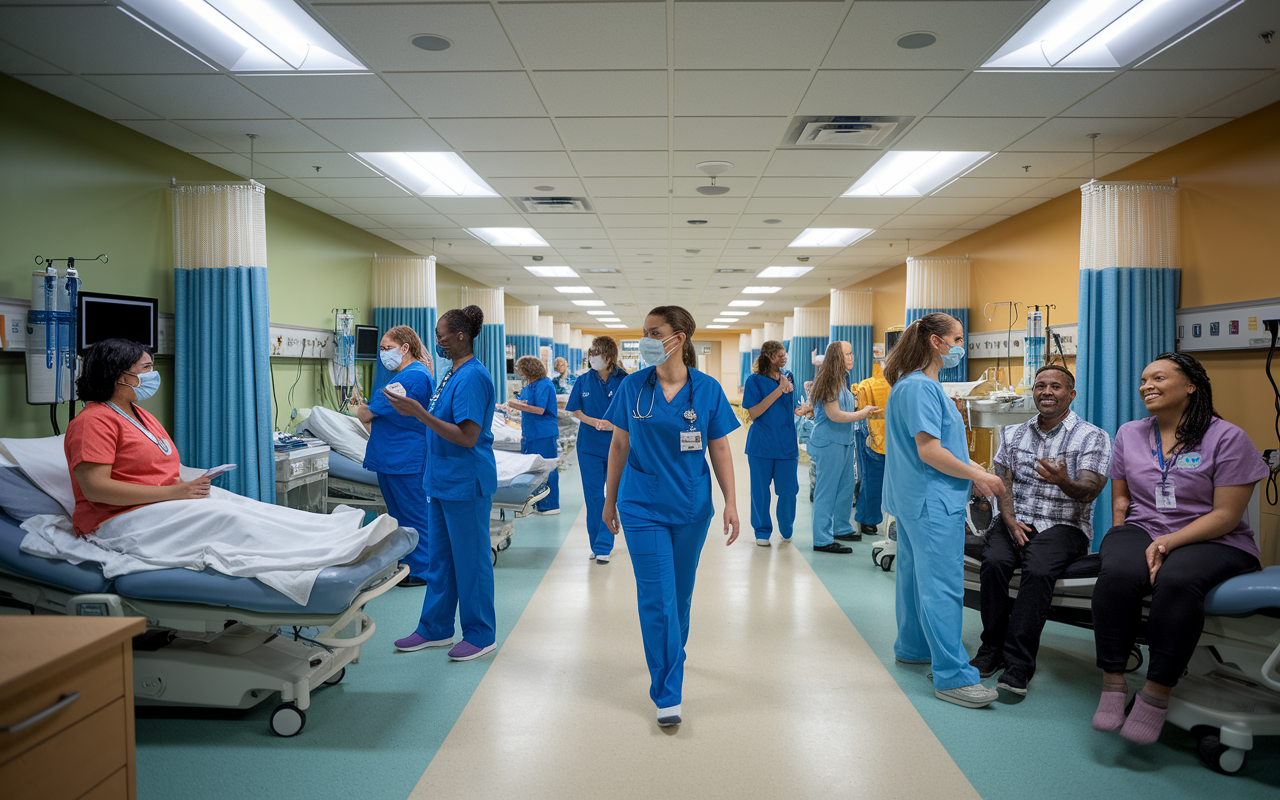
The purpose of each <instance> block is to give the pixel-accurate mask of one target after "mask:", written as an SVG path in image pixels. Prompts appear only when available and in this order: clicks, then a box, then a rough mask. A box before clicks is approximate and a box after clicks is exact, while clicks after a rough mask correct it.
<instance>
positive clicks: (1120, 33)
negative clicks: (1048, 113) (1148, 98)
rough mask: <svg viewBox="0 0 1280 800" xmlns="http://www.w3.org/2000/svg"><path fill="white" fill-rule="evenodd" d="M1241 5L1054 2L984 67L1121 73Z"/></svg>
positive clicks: (1175, 0)
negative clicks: (1113, 70)
mask: <svg viewBox="0 0 1280 800" xmlns="http://www.w3.org/2000/svg"><path fill="white" fill-rule="evenodd" d="M1241 2H1243V0H1050V1H1049V2H1048V3H1047V4H1045V6H1044V7H1043V8H1041V9H1040V10H1039V11H1037V12H1036V14H1035V16H1033V17H1032V18H1031V19H1030V20H1028V21H1027V24H1026V25H1024V26H1022V29H1021V30H1019V31H1018V32H1017V33H1015V34H1014V35H1013V36H1012V37H1011V38H1010V39H1009V41H1007V42H1005V44H1004V46H1003V47H1001V48H1000V49H999V50H998V51H996V54H995V56H993V57H992V59H991V60H990V61H988V62H987V63H985V64H983V65H982V66H983V67H986V68H997V69H999V68H1009V69H1089V68H1094V69H1097V68H1103V69H1119V68H1120V67H1124V66H1127V65H1129V64H1132V63H1133V62H1135V61H1138V60H1139V59H1142V58H1143V57H1144V56H1147V57H1150V56H1152V55H1155V54H1156V53H1159V52H1161V51H1162V50H1165V49H1166V48H1168V47H1170V46H1172V45H1174V44H1177V43H1178V42H1180V41H1182V40H1183V39H1185V38H1186V37H1188V36H1190V35H1191V34H1193V33H1195V32H1196V31H1198V30H1200V29H1201V28H1203V27H1204V26H1205V25H1207V24H1209V23H1210V22H1212V21H1213V20H1215V19H1217V18H1218V17H1220V16H1222V15H1223V14H1225V13H1227V12H1228V11H1230V10H1231V9H1233V8H1235V7H1236V6H1238V5H1240V3H1241ZM1144 60H1145V59H1144Z"/></svg>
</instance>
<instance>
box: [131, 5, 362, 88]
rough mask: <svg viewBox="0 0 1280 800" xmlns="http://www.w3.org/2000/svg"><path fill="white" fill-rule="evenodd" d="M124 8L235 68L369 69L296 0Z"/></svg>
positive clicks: (176, 40) (183, 44)
mask: <svg viewBox="0 0 1280 800" xmlns="http://www.w3.org/2000/svg"><path fill="white" fill-rule="evenodd" d="M120 10H121V11H124V12H125V13H126V14H128V15H129V16H131V17H133V18H134V19H136V20H138V21H139V22H141V23H142V24H143V25H145V26H147V27H148V28H151V29H152V30H154V31H156V32H157V33H159V34H160V35H162V36H164V37H165V38H166V39H169V40H170V41H172V42H174V43H175V44H177V45H178V46H179V47H182V48H183V49H184V50H186V49H188V48H190V50H189V52H190V51H194V52H195V53H199V54H200V55H201V56H203V57H204V58H207V59H208V60H209V61H212V62H213V63H215V64H218V65H219V66H221V67H223V68H224V69H228V70H231V71H232V72H269V73H294V72H337V71H341V72H351V71H352V70H359V71H361V72H368V68H367V67H366V66H365V65H364V64H361V63H360V62H359V61H358V60H357V59H356V57H355V56H354V55H352V54H351V53H350V52H349V51H348V50H347V49H346V48H345V47H343V46H342V44H341V43H339V42H338V40H337V39H335V38H333V37H332V36H331V35H329V32H328V31H326V30H325V29H324V27H322V26H321V25H320V23H318V22H316V21H315V20H314V19H312V18H311V15H310V14H308V13H307V12H306V11H304V10H302V8H301V7H300V6H299V5H298V4H297V3H296V2H294V0H124V2H122V3H121V9H120Z"/></svg>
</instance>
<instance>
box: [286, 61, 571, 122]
mask: <svg viewBox="0 0 1280 800" xmlns="http://www.w3.org/2000/svg"><path fill="white" fill-rule="evenodd" d="M384 79H385V80H386V82H387V84H388V85H389V86H390V87H391V88H392V89H394V90H395V91H396V93H397V94H399V95H400V97H402V98H404V102H406V103H408V104H409V105H410V106H412V107H413V110H414V111H415V112H417V113H418V114H421V115H422V116H424V117H541V116H543V115H544V114H546V113H547V112H546V110H545V109H544V108H543V107H542V101H540V100H539V99H538V94H537V92H535V91H534V90H533V84H531V83H529V76H528V75H526V74H525V73H523V72H395V73H391V74H389V75H386V76H384ZM304 116H322V115H320V114H306V115H304ZM368 116H377V117H390V116H404V115H401V114H392V113H387V114H369V115H368Z"/></svg>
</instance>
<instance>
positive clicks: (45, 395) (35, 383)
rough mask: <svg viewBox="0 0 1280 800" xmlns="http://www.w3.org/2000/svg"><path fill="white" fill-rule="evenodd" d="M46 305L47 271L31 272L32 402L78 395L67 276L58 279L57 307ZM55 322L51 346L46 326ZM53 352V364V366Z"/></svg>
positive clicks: (55, 290) (44, 402) (29, 376)
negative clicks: (72, 360) (76, 393)
mask: <svg viewBox="0 0 1280 800" xmlns="http://www.w3.org/2000/svg"><path fill="white" fill-rule="evenodd" d="M52 310H53V311H54V312H55V313H54V314H53V315H52V319H51V320H50V319H49V317H50V315H49V314H48V312H49V311H50V309H49V308H48V307H47V305H46V297H45V273H43V272H33V273H31V311H30V312H28V313H27V324H26V347H27V354H26V356H27V402H28V403H30V404H31V405H53V404H54V403H65V402H67V401H69V400H73V399H75V393H74V392H75V388H74V387H73V386H72V384H71V369H70V365H71V359H73V358H75V357H76V356H75V342H73V341H72V340H71V296H70V294H68V292H67V286H66V280H65V279H64V278H62V277H58V278H55V279H54V287H53V309H52ZM49 323H51V324H52V325H53V334H54V335H53V337H52V345H53V347H52V348H50V347H48V344H49V343H50V342H49V337H48V336H47V335H46V327H47V325H48V324H49ZM50 355H52V363H53V366H49V363H50Z"/></svg>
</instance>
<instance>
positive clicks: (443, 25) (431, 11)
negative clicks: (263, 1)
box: [311, 3, 523, 72]
mask: <svg viewBox="0 0 1280 800" xmlns="http://www.w3.org/2000/svg"><path fill="white" fill-rule="evenodd" d="M311 9H312V12H313V13H314V14H315V15H316V16H318V17H320V18H321V19H322V20H324V21H326V22H328V23H329V26H330V29H331V30H335V31H340V32H341V35H342V38H343V39H344V40H345V41H346V42H347V43H348V44H350V45H351V47H352V48H353V52H355V53H356V55H357V56H358V57H359V58H360V59H361V60H362V61H363V62H364V63H365V64H366V65H367V66H369V67H370V68H372V69H375V70H378V71H381V72H415V71H422V70H428V71H435V70H503V69H517V70H518V69H522V68H523V65H522V64H521V63H520V59H519V58H518V57H517V56H516V53H515V50H513V49H512V47H511V43H510V41H509V40H508V39H507V35H506V34H505V33H504V32H503V30H502V25H501V24H500V23H499V22H498V18H497V17H496V16H494V13H493V9H492V8H491V7H490V6H489V5H488V4H479V5H472V4H456V5H455V4H448V3H431V4H430V6H429V7H426V6H422V5H417V4H414V5H396V4H385V5H383V4H377V5H374V4H355V5H312V6H311ZM429 32H436V33H438V34H439V35H441V36H447V37H448V38H449V39H450V40H451V41H452V42H453V46H452V47H450V48H449V49H448V50H440V51H436V52H431V51H427V50H420V49H418V48H416V47H414V46H413V45H412V44H410V42H409V37H410V36H411V35H413V34H415V33H429Z"/></svg>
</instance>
